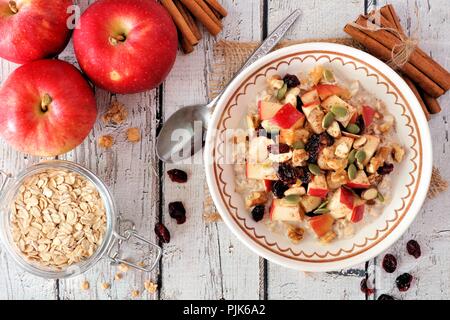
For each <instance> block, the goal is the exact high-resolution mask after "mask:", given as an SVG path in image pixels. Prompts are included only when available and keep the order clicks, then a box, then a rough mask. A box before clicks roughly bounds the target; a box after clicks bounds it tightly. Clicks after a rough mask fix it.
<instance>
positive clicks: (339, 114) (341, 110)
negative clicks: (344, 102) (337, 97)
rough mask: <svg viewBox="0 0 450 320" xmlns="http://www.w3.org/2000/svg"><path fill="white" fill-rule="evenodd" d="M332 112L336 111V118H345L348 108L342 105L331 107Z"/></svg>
mask: <svg viewBox="0 0 450 320" xmlns="http://www.w3.org/2000/svg"><path fill="white" fill-rule="evenodd" d="M331 112H333V113H334V115H335V116H336V118H345V117H346V116H347V108H346V107H342V106H334V107H331Z"/></svg>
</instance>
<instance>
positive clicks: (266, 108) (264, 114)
mask: <svg viewBox="0 0 450 320" xmlns="http://www.w3.org/2000/svg"><path fill="white" fill-rule="evenodd" d="M282 107H283V105H282V104H280V103H276V102H268V101H259V102H258V113H259V118H260V119H261V120H269V119H271V118H272V117H273V116H274V115H275V114H276V113H277V112H278V111H279V110H280V109H281V108H282Z"/></svg>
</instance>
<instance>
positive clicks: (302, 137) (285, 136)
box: [279, 129, 311, 146]
mask: <svg viewBox="0 0 450 320" xmlns="http://www.w3.org/2000/svg"><path fill="white" fill-rule="evenodd" d="M310 135H311V134H310V132H309V131H308V130H306V129H295V130H293V129H281V130H280V135H279V138H280V142H281V143H286V144H288V145H290V146H291V145H293V144H294V143H295V142H297V141H301V142H303V143H306V142H307V141H308V139H309V136H310Z"/></svg>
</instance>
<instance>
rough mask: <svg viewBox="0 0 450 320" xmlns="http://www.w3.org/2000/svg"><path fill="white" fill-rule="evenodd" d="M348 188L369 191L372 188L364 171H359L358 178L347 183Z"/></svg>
mask: <svg viewBox="0 0 450 320" xmlns="http://www.w3.org/2000/svg"><path fill="white" fill-rule="evenodd" d="M346 186H347V187H349V188H352V189H367V188H369V187H370V182H369V179H368V178H367V175H366V173H365V172H364V170H359V171H358V172H357V173H356V178H355V179H353V180H351V181H349V182H347V184H346Z"/></svg>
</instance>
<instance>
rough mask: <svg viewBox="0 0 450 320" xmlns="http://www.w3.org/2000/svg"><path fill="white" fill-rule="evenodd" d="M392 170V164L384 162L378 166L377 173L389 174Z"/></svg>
mask: <svg viewBox="0 0 450 320" xmlns="http://www.w3.org/2000/svg"><path fill="white" fill-rule="evenodd" d="M392 171H394V165H393V164H391V163H385V164H384V165H383V166H382V167H380V168H378V171H377V172H378V174H381V175H383V176H385V175H388V174H390V173H391V172H392Z"/></svg>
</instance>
